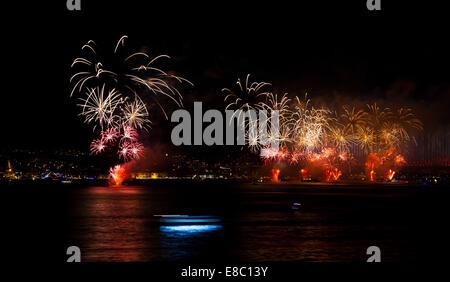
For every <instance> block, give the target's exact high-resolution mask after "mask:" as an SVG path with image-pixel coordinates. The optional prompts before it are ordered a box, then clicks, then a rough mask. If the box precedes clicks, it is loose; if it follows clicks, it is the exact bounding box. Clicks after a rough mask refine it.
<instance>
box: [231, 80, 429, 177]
mask: <svg viewBox="0 0 450 282" xmlns="http://www.w3.org/2000/svg"><path fill="white" fill-rule="evenodd" d="M248 79H249V76H247V79H246V83H245V85H246V87H242V86H241V81H240V80H238V82H237V84H238V85H239V86H241V87H240V89H241V90H245V91H241V92H239V93H236V92H231V91H230V90H228V89H225V90H224V92H225V94H227V95H226V97H225V99H224V100H225V102H229V104H228V105H227V106H226V109H234V110H238V109H241V110H244V109H245V110H248V109H264V110H267V111H268V112H271V111H278V112H279V134H278V136H275V134H271V132H269V133H268V134H269V138H277V141H278V142H279V144H280V148H277V149H273V148H270V146H267V145H265V144H262V143H260V142H259V140H258V138H254V137H253V138H250V137H251V136H249V135H248V134H247V135H246V138H247V140H246V141H247V143H248V146H249V147H250V149H251V151H253V152H256V151H258V150H257V149H261V148H262V150H261V158H262V159H263V160H264V161H265V162H264V163H265V165H266V166H274V165H276V164H279V163H284V164H287V165H290V166H296V167H298V168H299V172H300V174H301V178H302V179H306V178H308V176H309V175H308V173H311V174H312V175H316V176H317V175H318V174H320V175H322V179H325V180H327V181H337V180H339V179H341V178H342V177H344V176H348V175H349V174H351V172H352V167H354V166H356V165H360V166H361V165H362V166H364V167H365V171H366V175H367V177H368V179H369V180H371V181H374V180H375V179H376V177H377V176H379V177H385V178H386V179H387V180H392V179H393V177H394V175H395V171H394V170H393V169H394V168H398V167H400V166H402V165H404V164H406V161H405V158H404V154H405V153H407V149H408V146H409V145H410V144H411V143H412V144H415V143H416V140H415V137H414V134H415V133H417V132H419V131H421V130H422V122H421V121H420V120H419V119H418V118H417V117H416V115H415V114H414V112H413V110H412V109H411V108H407V107H398V108H392V107H385V108H381V107H380V106H379V105H377V104H376V103H374V104H367V105H366V106H365V107H360V108H358V107H357V106H356V105H344V106H342V107H340V108H331V107H328V106H327V105H320V106H315V105H313V103H312V102H311V100H310V99H308V97H307V95H305V97H304V98H300V97H295V98H294V99H290V98H288V95H287V94H284V95H282V96H279V95H277V94H274V93H272V92H270V91H268V90H267V89H266V90H265V91H264V92H263V91H260V90H261V88H262V87H263V86H264V87H265V86H270V83H266V82H259V83H256V82H254V83H252V84H250V85H251V87H250V88H247V85H248V84H249V82H248ZM249 89H250V90H249ZM230 93H231V94H230ZM231 98H233V99H232V101H231V102H230V101H229V100H230V99H231ZM245 122H246V123H247V124H248V123H251V122H255V121H252V120H248V121H245ZM267 123H270V119H267ZM356 149H357V150H359V151H362V152H363V155H362V157H361V156H359V157H358V158H356V157H355V154H354V151H355V150H356ZM275 171H276V170H275ZM272 174H273V172H272ZM278 174H279V173H278ZM278 174H277V177H276V178H277V181H278ZM311 174H310V175H311Z"/></svg>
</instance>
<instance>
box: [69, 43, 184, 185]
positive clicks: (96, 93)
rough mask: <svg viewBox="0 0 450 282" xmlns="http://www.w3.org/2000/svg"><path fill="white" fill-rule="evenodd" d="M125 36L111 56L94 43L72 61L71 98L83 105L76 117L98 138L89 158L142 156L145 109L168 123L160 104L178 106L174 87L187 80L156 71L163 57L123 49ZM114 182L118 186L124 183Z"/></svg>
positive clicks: (115, 171)
mask: <svg viewBox="0 0 450 282" xmlns="http://www.w3.org/2000/svg"><path fill="white" fill-rule="evenodd" d="M127 40H128V36H126V35H124V36H122V37H121V38H120V39H119V40H118V41H117V43H116V44H115V45H114V46H112V47H114V48H111V49H110V51H111V52H109V53H108V52H104V51H105V50H106V49H101V48H98V46H97V44H96V43H95V42H94V41H93V40H89V41H88V42H87V43H86V44H84V45H83V46H82V47H81V53H82V56H80V57H78V58H76V59H75V60H74V61H73V63H72V65H71V70H72V71H73V75H72V76H71V77H70V83H71V92H70V96H71V97H72V96H74V95H76V96H78V100H79V101H81V102H80V103H79V104H78V106H79V107H80V108H81V113H80V116H82V117H83V118H84V122H85V123H86V124H90V125H93V130H94V132H96V131H97V132H98V130H97V129H99V132H98V135H99V137H98V138H95V139H94V140H93V141H92V143H91V145H90V148H91V153H92V154H99V153H103V152H106V151H114V150H115V149H117V153H118V157H119V159H121V160H123V161H130V160H135V159H138V158H140V157H141V156H142V155H143V151H144V146H143V144H142V142H141V141H142V140H140V139H142V138H141V137H140V136H141V132H142V130H145V131H147V130H148V129H149V128H150V124H151V121H150V118H149V110H148V109H149V107H152V106H153V105H155V106H157V107H159V108H160V109H161V111H162V113H163V114H164V116H165V117H166V118H167V114H166V110H165V109H166V108H167V106H166V105H165V104H163V100H161V99H162V98H167V100H168V101H171V102H173V103H175V104H176V105H177V106H182V95H181V93H180V91H179V90H178V88H177V85H181V84H184V83H187V84H189V85H192V83H191V82H189V81H188V80H186V79H184V78H182V77H180V76H177V75H175V74H174V73H173V72H169V71H166V70H163V69H162V68H160V67H158V63H159V62H160V61H161V60H163V59H170V57H169V56H167V55H158V56H155V57H152V56H150V55H149V54H147V53H146V52H143V51H137V52H133V51H131V52H130V51H129V49H127V48H126V41H127ZM124 170H125V168H124V166H123V165H122V166H120V165H118V166H115V167H113V168H111V171H110V173H111V176H112V178H113V179H116V178H122V180H123V177H124V175H125V172H124ZM122 180H120V181H115V182H116V183H117V182H122Z"/></svg>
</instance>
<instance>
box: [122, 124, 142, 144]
mask: <svg viewBox="0 0 450 282" xmlns="http://www.w3.org/2000/svg"><path fill="white" fill-rule="evenodd" d="M137 137H138V133H137V131H136V129H134V128H133V127H132V126H128V125H125V126H124V127H123V137H122V138H124V139H127V140H128V141H136V140H137Z"/></svg>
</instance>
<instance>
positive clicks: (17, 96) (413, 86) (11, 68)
mask: <svg viewBox="0 0 450 282" xmlns="http://www.w3.org/2000/svg"><path fill="white" fill-rule="evenodd" d="M40 2H42V1H34V3H33V4H30V5H26V4H24V3H22V2H21V3H19V4H14V5H15V6H14V7H9V6H8V7H6V8H4V9H3V12H4V13H7V14H13V15H14V16H13V17H11V18H10V19H6V18H5V19H3V20H2V21H3V24H2V26H3V27H4V29H6V31H5V32H4V33H3V43H2V45H3V47H6V50H4V51H3V58H2V59H3V60H2V61H3V65H2V66H3V68H4V70H6V71H4V75H5V74H6V79H4V80H3V83H4V87H3V89H2V95H3V99H2V103H1V105H2V110H1V118H2V121H3V129H4V131H3V132H4V133H5V134H4V136H3V138H1V142H2V145H3V147H4V148H6V149H11V148H17V147H31V148H56V147H58V148H60V147H63V148H82V149H86V148H88V146H89V142H90V140H91V137H92V129H91V127H90V126H87V125H85V124H83V123H82V121H81V119H80V118H79V117H77V114H78V112H79V111H78V109H77V108H76V106H75V104H76V99H70V98H69V93H70V87H69V83H68V80H69V78H70V65H71V63H72V61H73V59H74V58H76V57H77V56H79V55H80V48H81V46H82V45H83V44H84V43H85V42H87V41H88V40H90V39H93V40H95V41H96V42H97V43H98V45H102V46H106V47H107V48H113V47H112V46H113V45H114V44H115V42H116V41H117V40H118V39H119V38H120V37H121V36H122V35H124V34H127V35H128V36H129V41H128V42H129V43H130V44H131V46H135V47H138V48H139V47H143V46H144V47H148V49H149V50H150V54H152V55H158V54H168V55H170V56H171V57H172V60H170V61H169V63H168V64H166V65H165V66H167V67H168V68H170V69H174V70H176V72H177V74H179V75H181V76H183V77H185V78H187V79H189V80H190V81H192V82H193V83H194V84H195V86H194V87H186V88H183V90H184V91H183V93H184V98H185V105H186V107H187V108H189V107H191V106H192V103H193V101H203V102H204V104H205V105H204V108H206V107H208V108H219V109H221V107H222V108H223V106H224V105H223V103H222V100H223V96H222V94H221V89H222V88H224V87H231V86H232V85H233V84H234V83H235V81H236V79H237V78H238V77H241V78H244V77H245V75H246V74H247V73H251V74H252V78H253V80H256V81H267V82H272V83H273V87H274V90H276V91H277V92H278V93H284V92H288V93H290V94H292V95H303V94H304V93H305V92H308V93H309V95H310V97H312V98H313V99H314V97H321V98H322V99H330V101H335V100H337V99H341V97H344V96H345V97H346V98H345V99H347V100H350V101H351V100H353V99H355V100H357V99H361V100H377V99H390V98H392V97H397V98H398V99H399V100H401V101H402V102H405V101H407V102H406V103H407V105H411V106H417V105H421V106H422V107H423V108H425V109H422V110H421V115H422V118H423V119H424V121H425V122H426V124H436V123H437V124H439V123H441V124H446V122H447V121H448V120H447V119H446V118H447V116H448V114H447V112H448V110H446V109H448V107H449V106H450V102H449V100H450V98H449V96H450V95H449V93H450V91H449V89H450V88H449V77H450V75H449V74H450V73H449V72H450V71H449V66H450V59H449V58H450V56H449V54H448V52H449V50H450V48H449V47H450V46H449V43H448V41H447V37H448V23H446V16H445V10H444V9H440V7H439V6H432V5H431V4H429V2H426V1H423V2H422V3H421V2H419V3H413V2H411V1H396V2H401V3H397V4H398V6H395V7H394V6H390V5H392V3H388V2H392V1H382V5H383V6H382V9H383V10H382V11H381V12H369V11H367V10H366V7H365V2H366V1H364V0H359V1H328V2H330V3H332V4H330V3H327V2H326V1H325V2H324V1H320V3H317V4H314V5H313V4H301V5H299V6H298V5H297V4H298V3H295V5H294V4H293V3H291V2H293V1H275V2H274V3H269V4H261V3H259V1H255V2H254V3H253V4H251V5H250V4H247V5H243V4H242V3H241V2H242V1H220V2H217V1H188V3H187V2H186V1H184V4H177V3H175V2H169V3H168V2H167V1H164V2H163V3H160V2H157V1H117V2H118V3H114V4H111V3H110V1H96V4H93V3H92V2H93V1H86V0H84V1H83V0H82V11H80V12H79V11H67V10H66V7H65V1H61V2H62V3H56V2H55V3H40ZM88 2H89V3H88ZM142 2H146V3H147V4H145V3H142ZM216 2H217V3H216ZM310 2H319V1H310ZM336 2H339V3H336ZM341 2H349V3H345V4H343V3H341ZM427 3H428V4H427ZM8 5H10V4H8ZM5 86H6V87H5ZM345 99H344V100H345ZM431 115H433V116H431ZM156 122H157V123H156V124H157V126H155V127H156V128H154V131H153V132H154V134H155V135H156V136H158V135H159V136H163V137H164V136H165V137H164V138H167V137H168V136H170V130H171V128H170V123H167V122H164V121H158V119H156ZM161 142H164V141H161Z"/></svg>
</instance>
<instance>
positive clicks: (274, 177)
mask: <svg viewBox="0 0 450 282" xmlns="http://www.w3.org/2000/svg"><path fill="white" fill-rule="evenodd" d="M278 175H280V170H279V169H272V182H275V183H276V182H280V180H278Z"/></svg>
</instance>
